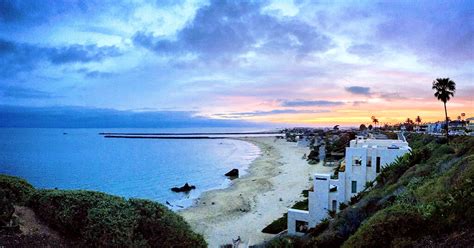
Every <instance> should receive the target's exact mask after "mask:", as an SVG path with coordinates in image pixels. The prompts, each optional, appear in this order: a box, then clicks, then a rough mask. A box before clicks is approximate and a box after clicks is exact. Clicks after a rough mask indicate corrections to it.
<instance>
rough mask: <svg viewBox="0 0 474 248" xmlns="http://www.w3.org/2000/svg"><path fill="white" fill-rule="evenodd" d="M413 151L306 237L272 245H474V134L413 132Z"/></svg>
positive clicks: (288, 238) (392, 165) (388, 167)
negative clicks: (438, 135)
mask: <svg viewBox="0 0 474 248" xmlns="http://www.w3.org/2000/svg"><path fill="white" fill-rule="evenodd" d="M408 141H409V143H410V146H411V147H412V149H413V150H412V152H411V153H410V154H406V155H405V156H404V157H402V158H400V159H398V160H397V161H396V162H394V163H392V164H391V165H389V166H387V167H386V168H385V169H384V170H383V171H382V172H381V173H380V175H379V176H378V177H377V178H376V180H375V181H376V183H374V184H368V185H367V187H368V188H367V189H366V190H365V191H363V192H362V193H361V194H359V195H358V196H357V197H355V198H354V199H353V201H351V203H350V204H349V206H347V207H345V209H343V210H342V211H341V212H340V213H338V214H337V215H336V216H335V217H334V218H332V219H330V220H326V221H323V222H322V223H321V224H320V225H318V226H316V227H315V228H314V229H312V230H311V231H310V233H309V234H307V235H306V236H305V237H302V238H294V237H283V238H280V239H276V240H273V241H272V242H271V243H270V244H269V246H270V247H341V246H342V247H448V246H449V247H472V245H473V244H474V225H473V224H474V207H473V206H474V137H456V138H452V140H450V142H449V144H447V142H446V139H445V138H436V137H432V136H427V135H418V134H411V135H409V136H408Z"/></svg>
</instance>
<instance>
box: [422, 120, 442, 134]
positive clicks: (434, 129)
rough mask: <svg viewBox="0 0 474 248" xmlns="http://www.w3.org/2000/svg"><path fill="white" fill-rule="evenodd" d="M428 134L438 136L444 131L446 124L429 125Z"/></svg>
mask: <svg viewBox="0 0 474 248" xmlns="http://www.w3.org/2000/svg"><path fill="white" fill-rule="evenodd" d="M427 126H428V127H427V128H426V132H427V133H429V134H438V133H441V132H442V131H443V128H444V124H443V123H442V122H435V123H428V124H427Z"/></svg>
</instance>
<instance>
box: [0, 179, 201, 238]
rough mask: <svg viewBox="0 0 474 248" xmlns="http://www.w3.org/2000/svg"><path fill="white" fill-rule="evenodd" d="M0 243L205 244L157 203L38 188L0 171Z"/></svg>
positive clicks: (88, 192) (81, 191)
mask: <svg viewBox="0 0 474 248" xmlns="http://www.w3.org/2000/svg"><path fill="white" fill-rule="evenodd" d="M20 206H21V207H20ZM31 210H33V212H34V213H33V212H32V211H31ZM37 219H39V220H37ZM4 245H5V246H6V247H206V242H205V241H204V239H203V237H202V236H201V235H199V234H196V233H194V232H193V231H191V229H190V227H189V225H188V224H187V223H186V222H185V221H184V220H183V218H182V217H181V216H179V215H177V214H175V213H173V212H172V211H170V210H169V209H167V208H166V207H165V206H163V205H161V204H159V203H156V202H152V201H148V200H141V199H130V200H126V199H124V198H121V197H116V196H112V195H108V194H104V193H100V192H93V191H83V190H73V191H66V190H37V189H35V188H33V186H31V185H30V184H29V183H28V182H26V181H25V180H23V179H20V178H17V177H11V176H6V175H0V246H4Z"/></svg>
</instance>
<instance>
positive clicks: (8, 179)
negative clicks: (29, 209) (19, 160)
mask: <svg viewBox="0 0 474 248" xmlns="http://www.w3.org/2000/svg"><path fill="white" fill-rule="evenodd" d="M0 189H1V190H3V191H4V192H5V194H6V195H8V199H9V200H11V201H12V203H14V204H18V205H24V204H25V203H26V202H27V201H28V199H29V198H30V196H31V194H33V192H34V191H35V189H34V188H33V186H31V184H29V183H28V182H27V181H26V180H24V179H21V178H19V177H14V176H7V175H2V174H0Z"/></svg>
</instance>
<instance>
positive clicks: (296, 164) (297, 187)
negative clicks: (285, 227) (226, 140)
mask: <svg viewBox="0 0 474 248" xmlns="http://www.w3.org/2000/svg"><path fill="white" fill-rule="evenodd" d="M244 140H246V141H249V142H251V143H253V144H255V145H257V146H259V148H260V150H261V152H262V156H260V157H259V158H257V159H256V160H255V161H254V162H253V163H252V164H251V165H250V167H249V173H248V174H247V175H246V176H244V177H242V178H239V179H236V180H234V181H233V184H232V186H230V187H229V188H227V189H223V190H215V191H209V192H206V193H204V194H203V195H202V196H201V197H200V199H198V200H197V202H196V204H195V206H193V207H191V208H188V209H185V210H183V211H181V212H179V214H181V215H182V216H183V217H184V218H185V219H186V221H188V223H190V225H191V227H192V228H193V230H195V231H196V232H198V233H201V234H203V235H204V237H205V239H206V240H207V242H208V244H209V247H219V245H222V244H232V239H236V238H237V236H240V237H241V240H242V241H243V242H242V243H245V244H249V245H252V244H258V243H261V242H263V241H265V240H268V239H270V238H272V237H273V235H270V234H264V233H262V232H261V230H262V229H263V228H264V227H266V226H267V225H268V224H270V223H271V222H272V221H274V220H275V219H277V218H279V217H281V216H282V214H283V213H286V212H287V211H288V208H289V207H291V206H292V205H293V204H294V203H295V202H296V201H298V200H301V199H302V198H303V197H302V195H301V191H302V190H304V189H308V188H309V187H310V186H311V181H310V180H309V178H310V177H311V175H313V174H314V173H317V172H327V173H330V172H332V170H333V168H330V167H323V166H322V165H321V163H320V164H317V165H309V164H308V163H307V161H306V160H303V159H302V156H303V154H305V153H306V154H308V153H309V149H308V148H301V147H296V144H295V143H290V142H286V141H285V140H282V139H278V140H276V139H275V138H273V137H258V138H246V139H244ZM213 203H214V204H213Z"/></svg>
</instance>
